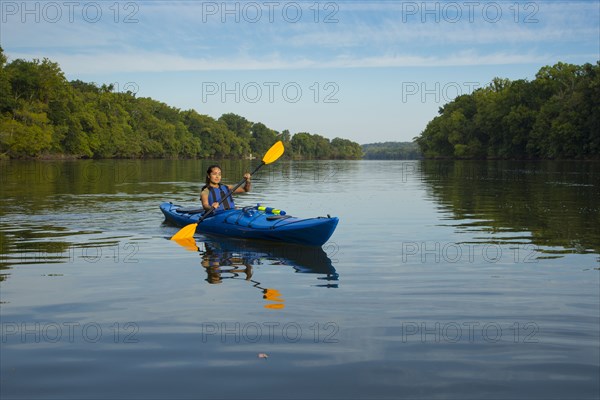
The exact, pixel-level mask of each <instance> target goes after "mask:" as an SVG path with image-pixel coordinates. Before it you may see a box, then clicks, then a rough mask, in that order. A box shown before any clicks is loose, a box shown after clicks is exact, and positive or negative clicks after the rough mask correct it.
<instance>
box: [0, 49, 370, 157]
mask: <svg viewBox="0 0 600 400" xmlns="http://www.w3.org/2000/svg"><path fill="white" fill-rule="evenodd" d="M277 140H283V142H284V145H285V147H286V153H285V154H284V156H285V157H287V158H295V159H357V158H361V157H362V150H361V148H360V145H359V144H358V143H355V142H352V141H350V140H347V139H341V138H335V139H333V140H329V139H327V138H325V137H323V136H320V135H317V134H310V133H307V132H300V133H296V134H294V135H292V134H290V132H289V131H288V130H284V131H283V132H281V133H280V132H277V131H275V130H273V129H270V128H268V127H267V126H266V125H265V124H263V123H261V122H251V121H248V120H247V119H246V118H244V117H242V116H240V115H236V114H232V113H228V114H223V115H222V116H221V117H220V118H218V119H215V118H213V117H210V116H208V115H203V114H200V113H198V112H196V111H195V110H183V111H182V110H180V109H177V108H174V107H170V106H168V105H167V104H165V103H162V102H159V101H156V100H153V99H151V98H137V97H136V94H135V93H132V92H130V91H127V92H125V93H118V92H115V90H114V87H113V85H101V86H98V85H96V84H94V83H86V82H82V81H79V80H76V81H71V82H69V81H68V80H67V79H66V78H65V75H64V73H63V72H62V70H61V69H60V67H59V65H58V64H57V63H54V62H52V61H50V60H48V59H47V58H44V59H43V60H42V61H40V60H37V59H34V60H33V61H26V60H22V59H16V60H14V61H11V62H8V59H7V57H6V55H5V54H4V51H3V50H2V48H1V47H0V158H38V157H70V158H243V157H247V156H249V155H251V154H253V155H255V156H258V157H260V156H261V155H262V154H264V153H265V152H266V150H267V149H268V148H269V147H270V146H271V145H272V144H273V143H274V142H275V141H277Z"/></svg>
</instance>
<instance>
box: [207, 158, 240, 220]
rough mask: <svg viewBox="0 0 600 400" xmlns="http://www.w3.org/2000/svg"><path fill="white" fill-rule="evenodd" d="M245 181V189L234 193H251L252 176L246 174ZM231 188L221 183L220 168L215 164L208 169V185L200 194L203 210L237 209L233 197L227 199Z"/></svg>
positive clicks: (238, 189)
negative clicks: (212, 208)
mask: <svg viewBox="0 0 600 400" xmlns="http://www.w3.org/2000/svg"><path fill="white" fill-rule="evenodd" d="M244 179H246V183H245V185H244V187H239V188H237V189H236V190H235V192H234V193H243V192H249V191H250V187H251V183H250V174H249V173H248V172H246V173H245V174H244ZM231 188H232V187H231V186H229V185H224V184H222V183H221V167H220V166H218V165H216V164H215V165H211V166H210V167H208V169H207V170H206V184H205V185H204V186H203V187H202V191H201V192H200V200H201V201H202V208H204V209H205V210H210V209H211V207H214V209H215V210H219V211H222V210H229V209H230V208H235V203H234V202H233V196H229V197H227V195H228V194H229V193H230V192H231ZM226 197H227V198H226Z"/></svg>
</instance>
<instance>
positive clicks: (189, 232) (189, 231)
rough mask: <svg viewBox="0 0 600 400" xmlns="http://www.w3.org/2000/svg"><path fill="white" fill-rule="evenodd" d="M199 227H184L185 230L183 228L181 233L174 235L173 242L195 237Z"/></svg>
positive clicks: (190, 225) (191, 225) (193, 225)
mask: <svg viewBox="0 0 600 400" xmlns="http://www.w3.org/2000/svg"><path fill="white" fill-rule="evenodd" d="M197 226H198V224H189V225H186V226H184V227H183V228H181V229H180V230H179V232H177V233H176V234H174V235H173V237H172V238H171V240H181V239H188V238H191V237H194V233H196V227H197Z"/></svg>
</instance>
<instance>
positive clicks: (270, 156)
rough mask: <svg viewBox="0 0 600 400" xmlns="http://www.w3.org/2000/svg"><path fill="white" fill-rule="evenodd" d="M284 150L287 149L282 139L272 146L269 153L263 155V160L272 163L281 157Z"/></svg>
mask: <svg viewBox="0 0 600 400" xmlns="http://www.w3.org/2000/svg"><path fill="white" fill-rule="evenodd" d="M284 151H285V149H284V148H283V142H282V141H281V140H280V141H278V142H277V143H275V144H274V145H273V146H271V148H270V149H269V151H267V153H266V154H265V156H264V157H263V159H262V161H263V162H264V163H265V164H271V163H272V162H275V161H277V159H278V158H279V157H281V155H282V154H283V152H284Z"/></svg>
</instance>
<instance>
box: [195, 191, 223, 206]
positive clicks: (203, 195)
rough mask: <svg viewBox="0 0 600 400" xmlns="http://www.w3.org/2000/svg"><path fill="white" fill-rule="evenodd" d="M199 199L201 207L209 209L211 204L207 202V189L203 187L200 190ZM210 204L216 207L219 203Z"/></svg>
mask: <svg viewBox="0 0 600 400" xmlns="http://www.w3.org/2000/svg"><path fill="white" fill-rule="evenodd" d="M200 201H202V208H204V209H205V210H210V207H211V205H210V204H208V189H204V190H203V191H202V192H200ZM212 206H213V207H214V208H217V207H218V206H219V203H217V202H215V203H213V204H212Z"/></svg>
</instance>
